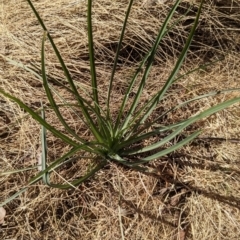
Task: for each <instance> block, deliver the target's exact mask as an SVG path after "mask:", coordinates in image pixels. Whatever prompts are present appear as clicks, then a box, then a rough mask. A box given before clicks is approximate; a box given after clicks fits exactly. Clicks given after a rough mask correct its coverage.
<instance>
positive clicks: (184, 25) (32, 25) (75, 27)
mask: <svg viewBox="0 0 240 240" xmlns="http://www.w3.org/2000/svg"><path fill="white" fill-rule="evenodd" d="M127 2H128V1H126V0H121V1H109V0H101V1H94V6H93V7H94V10H93V24H94V39H95V51H96V63H97V74H98V79H99V89H100V92H101V93H102V94H101V101H102V102H104V101H105V95H106V94H105V92H106V91H107V87H108V79H109V76H110V74H111V66H112V64H113V58H114V52H115V50H116V46H117V41H118V37H119V33H120V30H121V24H122V22H123V19H124V11H125V9H126V6H127ZM164 2H165V3H164ZM195 2H197V1H195ZM33 3H34V4H35V7H36V8H37V9H38V11H39V12H40V14H41V16H42V17H43V19H44V21H45V23H46V25H47V27H48V29H49V30H50V32H51V34H52V37H53V38H54V40H55V43H56V44H57V46H58V48H59V49H60V52H61V54H62V56H63V58H64V59H65V62H66V63H67V66H68V68H69V69H70V72H71V74H72V76H73V77H74V79H75V81H76V82H77V83H78V84H79V87H81V88H82V90H83V91H82V94H85V95H86V94H87V89H88V86H89V81H90V76H89V62H88V50H87V29H86V1H81V0H78V1H73V0H71V1H64V0H52V1H49V0H42V1H34V2H33ZM172 3H173V1H172V0H171V1H160V0H158V1H157V0H155V1H150V0H149V1H146V0H139V1H135V4H134V7H133V11H132V13H131V16H130V20H129V24H128V28H127V32H126V37H125V39H124V44H123V49H122V51H121V59H120V61H119V64H118V69H117V73H116V80H115V81H116V82H115V83H116V84H115V85H114V97H113V98H112V105H111V109H112V110H113V112H114V109H116V110H117V109H118V108H119V106H120V103H121V99H122V97H123V93H124V90H125V89H126V86H127V83H128V79H129V77H130V76H131V74H132V73H133V71H134V69H135V68H136V67H137V63H138V62H139V60H140V59H141V57H142V56H143V54H144V53H145V52H146V51H147V50H148V49H149V48H150V47H151V44H152V42H153V40H154V37H155V36H156V34H157V31H158V28H159V26H160V25H161V22H163V19H164V17H165V16H166V14H167V12H168V11H169V9H170V7H171V5H172ZM189 3H190V1H187V0H185V1H183V2H182V4H181V7H180V8H179V9H178V11H177V15H178V16H180V15H183V14H184V12H185V11H186V9H187V8H188V7H189ZM0 9H1V10H0V11H1V14H0V19H1V20H0V38H1V41H0V54H1V55H0V59H1V61H0V87H1V88H3V89H4V90H5V91H8V92H11V93H13V94H14V95H16V96H17V97H19V98H20V99H22V100H23V101H24V102H25V103H27V104H28V105H29V106H31V107H33V108H35V109H36V110H37V109H38V108H39V107H40V100H42V101H43V102H46V97H45V95H44V91H43V87H42V84H41V81H39V80H38V79H37V78H36V77H34V76H33V75H31V74H30V73H28V72H27V71H25V70H23V69H21V68H18V67H16V66H13V65H10V64H9V63H8V62H7V61H6V60H4V58H3V57H2V56H6V57H8V58H11V59H14V60H16V61H19V62H22V63H23V64H26V65H27V66H29V67H33V66H34V65H37V66H39V64H40V44H41V38H42V34H43V32H42V29H41V27H40V26H39V24H38V22H37V20H36V19H35V16H34V15H33V13H32V12H31V10H30V8H29V6H28V4H27V2H26V1H23V0H22V1H15V0H3V1H1V8H0ZM195 10H196V9H195V8H193V9H192V10H191V11H190V12H189V14H188V15H187V16H183V21H182V22H181V25H180V26H179V27H178V28H177V29H174V30H172V31H171V32H170V33H169V34H168V35H167V36H166V39H165V41H164V42H162V43H161V46H160V47H159V51H158V54H157V58H156V61H155V64H154V67H153V69H152V72H151V75H150V77H149V80H148V81H149V82H148V87H147V88H146V90H145V92H144V96H145V97H146V98H148V96H149V95H151V94H152V93H153V92H155V91H156V90H157V89H158V88H160V87H161V85H162V83H163V82H164V80H165V79H166V76H168V74H169V72H170V71H171V67H172V66H173V63H174V61H175V60H176V58H177V56H178V54H179V51H180V49H181V47H182V45H183V43H184V40H185V37H186V36H187V33H188V30H189V28H190V24H191V23H192V21H193V17H194V13H195ZM239 19H240V2H239V1H236V0H229V1H225V0H224V1H223V0H215V1H213V0H211V1H207V3H206V4H205V6H204V10H203V13H202V16H201V19H200V23H199V26H198V29H197V31H196V35H195V37H194V41H193V44H192V47H191V49H190V53H189V54H188V59H187V60H186V61H185V64H184V67H183V68H182V69H181V73H182V74H183V73H184V72H186V71H187V70H190V69H193V68H196V67H197V66H199V65H202V64H204V63H207V62H214V61H216V60H220V59H221V61H219V62H216V63H215V64H213V65H211V66H208V67H206V68H203V69H201V70H199V71H197V72H194V73H193V74H191V75H190V76H188V77H186V78H185V79H182V80H181V81H180V82H178V83H176V84H174V85H173V87H172V89H171V91H170V92H169V95H168V96H169V97H168V98H167V99H166V102H165V104H164V106H161V107H159V109H158V110H159V111H161V110H162V109H163V108H164V109H166V108H168V107H170V106H173V105H174V104H175V103H177V102H181V101H183V100H186V99H188V98H190V97H193V96H196V95H197V94H201V93H204V92H210V91H212V90H217V89H218V90H221V89H225V88H234V87H238V86H239V82H240V72H239V67H240V20H239ZM47 49H48V50H47V51H46V53H47V54H46V58H47V59H46V60H47V65H48V73H49V75H50V76H51V75H52V76H53V75H54V76H55V78H59V79H60V78H63V73H62V72H61V69H60V67H59V64H58V62H57V60H56V57H55V56H54V53H53V51H52V50H51V48H50V46H49V45H48V46H47ZM56 88H57V89H58V91H60V92H61V93H63V94H64V89H62V88H61V86H56ZM132 94H134V91H133V92H132ZM233 94H236V95H237V94H238V95H239V93H231V94H226V95H219V96H218V97H215V98H212V99H211V98H208V99H205V100H201V101H199V102H196V103H192V104H191V105H189V106H188V107H185V108H184V109H181V110H178V111H176V112H175V113H174V114H171V115H169V116H168V118H167V119H166V121H168V122H175V121H179V120H180V119H183V118H186V117H188V116H190V115H191V114H193V113H196V112H198V111H200V110H202V109H204V108H206V107H207V106H210V105H213V104H216V103H218V102H221V101H223V100H226V99H227V98H230V97H232V96H233ZM65 98H66V99H69V100H71V96H68V95H67V93H66V94H65ZM0 104H1V105H0V153H1V154H0V169H1V172H3V171H7V170H9V169H18V168H23V167H27V166H31V165H34V164H36V163H37V159H38V156H39V133H40V127H39V126H38V124H37V123H36V122H35V121H34V120H32V119H31V118H29V117H27V116H26V114H25V113H24V112H23V111H22V110H21V109H20V108H19V107H18V106H17V105H16V104H14V103H13V102H11V101H9V100H8V99H5V98H3V97H2V96H0ZM64 114H65V116H66V117H67V118H68V121H69V123H71V124H72V126H74V127H75V129H77V131H78V132H79V134H82V135H85V136H88V131H87V129H86V128H85V126H84V125H80V124H79V123H78V122H76V121H75V119H74V118H73V116H72V115H71V114H70V111H68V110H67V109H66V110H65V112H64ZM156 114H157V112H156ZM239 118H240V109H239V105H234V106H233V107H231V108H229V109H227V110H224V111H222V112H220V113H218V114H215V115H214V116H211V117H209V118H207V119H206V120H205V121H201V122H198V123H197V124H194V125H193V126H192V128H193V129H195V128H202V129H203V130H204V131H203V133H202V135H201V136H200V138H198V139H196V140H194V141H193V142H192V143H191V144H190V145H188V146H187V147H184V148H183V149H181V150H179V151H177V152H175V153H174V154H171V155H169V156H166V157H164V158H162V159H159V160H158V161H155V162H153V163H152V164H151V165H150V167H152V168H154V169H155V171H154V173H152V174H148V175H146V174H142V173H138V172H134V171H130V170H128V169H124V168H121V167H119V166H116V165H114V164H110V165H109V166H108V167H107V168H105V169H104V170H103V171H102V172H100V173H98V174H97V175H96V176H95V178H94V179H91V180H90V181H89V182H87V183H86V184H83V185H81V186H79V187H77V188H76V189H72V190H69V191H60V190H56V189H50V188H48V187H46V186H44V185H42V184H41V183H39V184H37V185H35V186H32V187H31V188H29V190H28V191H27V193H24V194H23V195H21V197H20V198H18V199H16V200H14V201H12V202H11V203H9V204H8V205H7V206H6V207H5V209H6V212H7V216H6V218H5V223H4V224H3V225H2V226H1V227H0V238H1V239H24V240H27V239H34V240H38V239H39V240H40V239H69V240H70V239H86V240H88V239H89V240H90V239H96V240H100V239H104V240H108V239H121V238H122V239H123V236H124V237H125V239H129V240H130V239H136V240H137V239H139V240H140V239H156V240H157V239H168V240H169V239H178V240H184V239H189V240H190V239H194V240H208V239H211V240H214V239H226V240H234V239H235V240H237V239H239V238H240V214H239V209H240V185H239V181H240V169H239V164H240V160H239V157H240V150H239V149H240V148H239V144H240V142H239V140H240V134H239V132H240V121H239ZM48 121H49V122H51V123H52V124H56V125H57V124H58V123H57V121H56V118H55V117H54V116H51V114H50V113H49V115H48ZM191 130H192V129H187V131H191ZM180 137H181V136H180ZM177 140H178V139H176V141H177ZM48 141H49V158H50V159H54V158H56V157H58V156H60V155H61V154H62V153H64V152H65V151H66V148H67V147H66V146H64V145H63V144H62V143H61V142H60V141H58V140H56V139H55V138H54V137H52V136H51V135H49V138H48ZM79 158H80V157H79ZM82 170H84V164H83V163H82V162H81V161H76V162H75V163H74V164H72V165H69V166H66V168H65V169H61V170H60V171H59V172H58V173H56V174H55V176H54V180H57V179H58V178H59V175H61V177H63V178H65V179H66V180H71V179H73V178H74V177H75V176H79V175H80V174H81V171H82ZM35 171H36V170H32V171H28V172H26V173H19V174H13V175H10V176H2V177H1V178H0V201H3V200H4V199H5V198H7V197H9V196H10V195H11V194H12V193H14V192H15V191H17V190H19V189H20V188H21V187H22V186H24V185H25V184H26V183H27V180H28V179H29V177H30V176H31V175H32V174H33V172H35ZM58 174H59V175H58ZM120 193H121V195H122V197H121V198H120Z"/></svg>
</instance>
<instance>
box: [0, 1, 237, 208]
mask: <svg viewBox="0 0 240 240" xmlns="http://www.w3.org/2000/svg"><path fill="white" fill-rule="evenodd" d="M27 1H28V3H29V5H30V7H31V8H32V10H33V12H34V13H35V15H36V17H37V19H38V21H39V23H40V25H41V26H42V28H43V30H44V37H43V39H42V49H41V76H42V82H43V86H44V89H45V92H46V95H47V97H48V100H49V103H50V105H51V109H52V110H53V111H54V112H55V114H56V116H57V117H58V119H59V121H60V122H61V124H62V125H63V126H64V128H65V131H66V132H67V134H64V133H62V132H60V131H59V130H57V129H56V128H54V127H53V126H51V125H50V124H49V123H48V122H47V121H46V120H45V113H44V108H43V107H42V116H40V115H39V114H38V113H37V112H35V111H33V110H32V109H31V108H29V107H28V106H27V105H26V104H24V103H23V102H22V101H20V100H19V99H17V98H15V97H14V96H12V95H11V94H8V93H6V92H4V91H3V90H1V89H0V93H1V94H2V95H4V96H5V97H8V98H9V99H12V100H13V101H15V102H16V103H17V104H18V105H19V106H20V107H21V108H23V109H24V110H25V111H26V112H28V113H29V114H30V115H31V116H32V117H33V118H34V119H36V121H38V122H39V123H40V124H41V125H42V158H41V166H40V172H39V173H38V174H37V175H36V176H34V177H33V178H32V179H30V181H29V184H28V186H29V185H32V184H34V183H36V182H37V181H40V180H41V179H42V180H43V182H44V183H45V184H47V185H48V186H50V187H55V188H60V189H67V188H71V187H73V186H76V185H78V184H81V183H82V182H84V181H85V180H87V179H88V178H90V177H91V176H93V175H94V174H95V173H96V172H97V171H99V170H100V169H102V168H103V167H104V166H106V165H107V164H108V163H109V161H112V162H115V163H117V164H121V165H124V166H126V167H129V168H133V169H135V170H139V171H144V170H145V167H144V164H145V163H148V162H149V161H152V160H155V159H158V158H160V157H162V156H164V155H166V154H168V153H171V152H173V151H175V150H177V149H179V148H180V147H182V146H183V145H185V144H187V143H189V142H190V141H191V140H193V139H194V138H196V137H197V136H198V135H199V134H200V131H196V132H194V133H192V134H191V135H189V136H187V137H186V138H184V139H183V140H181V141H180V142H178V143H176V144H174V145H172V146H171V147H168V148H165V149H164V150H159V149H160V148H163V147H164V145H165V144H166V143H168V142H169V141H171V140H172V139H174V138H175V137H176V136H178V135H179V134H180V133H181V132H182V131H183V130H184V129H185V128H186V127H188V126H189V125H191V124H192V123H194V122H196V121H198V120H199V119H202V118H205V117H207V116H209V115H211V114H214V113H216V112H217V111H220V110H222V109H224V108H226V107H228V106H230V105H231V104H234V103H237V102H239V101H240V97H238V98H234V99H231V100H228V101H226V102H224V103H221V104H219V105H216V106H214V107H212V108H209V109H207V110H205V111H203V112H201V113H200V114H197V115H195V116H192V117H190V118H189V119H186V120H184V121H181V122H179V123H176V124H171V125H168V126H158V125H157V124H156V123H157V122H158V121H160V120H161V119H162V118H163V117H165V116H166V115H167V114H168V113H169V112H172V111H174V110H175V109H177V108H181V107H183V106H185V105H187V104H188V103H190V102H192V101H197V100H199V99H201V98H205V97H209V96H214V95H216V94H219V93H221V92H212V93H208V94H205V95H201V96H198V97H196V98H194V99H190V100H188V101H186V102H184V103H182V104H180V105H178V106H174V107H173V108H171V109H169V110H167V111H165V112H163V113H162V114H161V115H159V116H158V117H157V118H156V119H154V120H153V119H151V114H152V113H153V111H154V109H155V108H156V107H157V106H158V105H159V104H160V103H161V101H162V100H163V99H164V97H165V95H166V92H167V90H168V89H169V88H170V87H171V85H172V84H173V83H174V82H176V81H177V80H179V79H180V78H181V77H183V76H180V77H177V74H178V72H179V69H180V67H181V66H182V64H183V61H184V59H185V57H186V54H187V51H188V49H189V46H190V44H191V41H192V39H193V35H194V31H195V29H196V27H197V24H198V20H199V17H200V12H201V9H202V6H203V1H201V3H200V6H199V8H198V12H197V14H196V18H195V20H194V23H193V26H192V28H191V31H190V33H189V36H188V38H187V41H186V43H185V45H184V47H183V50H182V52H181V54H180V55H179V58H178V60H177V62H176V64H175V66H174V68H173V70H172V72H171V74H170V76H169V77H168V79H167V80H166V82H165V84H164V86H163V87H162V89H161V90H160V91H159V92H158V93H157V94H155V95H153V96H152V97H151V99H150V100H148V102H147V103H145V104H144V105H143V106H142V107H140V108H139V107H138V105H139V101H140V99H141V95H142V92H143V89H144V86H145V84H146V83H147V78H148V75H149V72H150V70H151V67H152V64H153V61H154V57H155V54H156V51H157V48H158V46H159V43H160V42H161V40H162V39H163V38H164V36H165V35H166V33H167V32H168V31H169V30H170V29H171V28H173V27H174V26H176V24H177V22H178V21H179V20H180V19H178V20H177V21H173V15H174V13H175V11H176V9H177V7H178V6H179V4H180V2H181V1H180V0H177V1H176V3H175V4H174V5H173V7H172V9H171V11H170V12H169V14H168V16H167V17H166V19H165V21H164V23H163V25H162V27H161V28H160V30H159V33H158V35H157V38H156V40H155V43H154V45H153V46H152V48H151V50H150V51H149V52H148V53H147V54H146V55H145V57H144V58H143V60H142V61H141V63H140V65H139V68H138V69H137V70H136V72H135V74H134V76H133V77H132V79H131V81H130V83H129V86H128V89H127V90H126V93H125V96H124V99H123V101H122V104H121V107H120V109H119V112H118V114H117V116H116V119H113V116H112V113H111V109H110V100H111V93H112V86H113V84H114V74H115V72H116V66H117V62H118V58H119V52H120V49H121V45H122V41H123V37H124V33H125V29H126V25H127V20H128V17H129V14H130V10H131V8H132V4H133V0H130V2H129V5H128V9H127V12H126V16H125V21H124V23H123V28H122V31H121V36H120V39H119V44H118V48H117V51H116V56H115V61H114V64H113V68H112V74H111V77H110V82H109V88H108V93H107V101H106V111H105V110H103V107H102V106H101V105H100V103H99V99H98V97H99V91H98V85H97V76H96V70H95V61H94V59H95V58H94V46H93V31H92V21H91V16H92V13H91V10H92V0H88V17H87V21H88V43H89V57H90V69H91V79H92V81H91V89H92V103H93V104H91V103H89V102H88V101H87V100H86V99H84V98H83V97H82V96H81V94H80V93H79V91H78V89H77V87H76V85H75V83H74V81H73V79H72V77H71V74H70V72H69V71H68V69H67V67H66V65H65V62H64V61H63V59H62V57H61V55H60V53H59V51H58V48H57V47H56V45H55V44H54V41H53V39H52V37H51V35H50V34H49V32H48V31H47V28H46V27H45V25H44V23H43V21H42V19H41V18H40V16H39V14H38V12H37V11H36V9H35V8H34V6H33V4H32V2H31V0H27ZM47 39H48V40H49V41H50V44H51V46H52V48H53V50H54V52H55V54H56V56H57V58H58V60H59V63H60V65H61V67H62V70H63V71H64V74H65V76H66V79H67V82H68V84H69V87H67V86H64V87H65V89H66V90H67V91H68V92H69V93H71V94H72V95H73V96H74V98H75V99H76V101H77V104H78V108H79V109H80V110H81V113H82V115H83V117H84V120H83V121H84V123H85V124H86V125H87V127H88V129H89V131H90V132H91V134H92V137H93V140H91V141H88V140H86V139H84V138H82V137H81V136H79V135H78V134H77V133H76V132H75V131H74V130H73V129H72V128H71V127H70V126H69V125H68V124H67V122H66V121H65V119H64V117H63V116H62V114H61V112H60V110H59V105H58V104H57V103H56V101H55V99H54V96H53V94H52V91H53V90H54V89H53V88H52V87H51V86H50V85H49V83H48V79H47V74H46V66H45V50H44V48H45V41H46V40H47ZM25 69H27V68H25ZM27 70H29V71H31V72H32V73H33V74H36V72H34V71H33V70H31V69H27ZM191 72H192V71H191ZM191 72H188V73H187V74H190V73H191ZM139 78H140V80H139V85H138V89H137V93H136V95H135V97H134V99H133V101H132V103H131V106H130V108H129V109H126V103H127V101H128V100H129V99H128V98H129V94H130V92H131V90H132V88H133V86H134V85H135V84H136V83H137V79H139ZM226 91H229V90H226ZM222 92H224V91H222ZM66 105H68V106H69V108H71V104H69V103H66ZM125 111H128V113H127V114H126V115H125V114H124V112H125ZM81 121H82V119H81ZM152 126H154V127H155V129H154V130H151V127H152ZM46 130H48V131H50V132H51V133H52V134H54V135H55V136H56V137H58V138H60V139H61V140H62V141H63V142H65V143H66V144H69V145H70V146H71V147H72V148H71V150H70V151H69V152H68V153H66V154H64V155H63V156H62V157H61V158H59V159H57V160H54V161H53V162H52V163H51V164H49V165H48V166H47V164H46V158H47V143H46ZM162 133H164V134H165V137H163V138H162V139H161V140H159V141H157V142H154V143H150V145H149V146H146V147H142V148H138V147H136V144H137V143H139V142H143V141H145V140H146V139H149V138H151V137H156V136H158V135H159V134H162ZM82 150H83V151H86V152H88V153H89V154H90V155H91V156H92V159H93V161H92V163H91V165H90V166H89V171H88V172H87V173H86V174H85V175H84V176H83V177H81V178H79V179H76V180H74V181H73V182H71V183H66V184H53V183H51V182H50V173H51V172H52V171H53V170H55V169H56V168H58V167H60V166H62V165H64V164H66V163H67V162H68V161H71V158H70V157H72V156H73V155H74V154H76V153H77V152H79V151H82ZM152 151H154V152H155V153H154V154H153V153H152ZM133 156H134V157H133ZM69 158H70V159H69ZM66 159H69V160H66ZM28 169H29V168H28ZM28 169H21V170H16V171H12V172H19V171H23V170H28ZM12 172H8V173H12ZM8 173H6V172H5V173H2V174H8ZM28 186H26V187H24V188H23V189H22V190H20V191H19V192H17V193H16V194H14V195H13V196H11V197H10V198H8V199H7V200H6V201H5V202H4V203H2V204H0V206H3V205H5V204H6V203H7V202H9V201H11V200H12V199H14V198H15V197H17V196H18V195H19V194H21V193H22V192H24V191H26V190H27V188H28Z"/></svg>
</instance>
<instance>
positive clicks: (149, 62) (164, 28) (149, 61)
mask: <svg viewBox="0 0 240 240" xmlns="http://www.w3.org/2000/svg"><path fill="white" fill-rule="evenodd" d="M180 2H181V0H178V1H176V3H175V4H174V6H173V7H172V8H171V11H170V12H169V14H168V16H167V17H166V19H165V21H164V23H163V25H162V27H161V29H160V31H159V34H158V36H157V39H156V41H155V43H154V45H153V47H152V50H151V51H150V52H151V54H150V55H149V57H148V59H147V66H146V68H145V71H144V74H143V77H142V80H141V83H140V85H139V87H138V91H137V93H136V96H135V98H134V100H133V103H132V105H131V107H130V110H129V112H128V115H127V117H126V119H125V121H124V124H123V126H122V128H123V129H125V128H126V126H127V125H128V124H129V121H130V119H131V118H132V116H133V113H134V111H135V108H136V106H137V104H138V102H139V99H140V96H141V94H142V91H143V88H144V86H145V83H146V80H147V78H148V75H149V72H150V70H151V67H152V64H153V61H154V57H155V54H156V51H157V48H158V45H159V43H160V41H161V40H162V38H163V37H164V35H165V32H166V31H167V26H168V24H169V22H170V20H171V19H172V17H173V14H174V13H175V11H176V9H177V7H178V5H179V3H180Z"/></svg>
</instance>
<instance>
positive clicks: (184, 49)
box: [137, 0, 204, 124]
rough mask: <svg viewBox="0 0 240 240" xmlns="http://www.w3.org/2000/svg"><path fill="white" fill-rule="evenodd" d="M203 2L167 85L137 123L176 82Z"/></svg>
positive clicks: (146, 116) (144, 117)
mask: <svg viewBox="0 0 240 240" xmlns="http://www.w3.org/2000/svg"><path fill="white" fill-rule="evenodd" d="M203 2H204V0H202V1H201V3H200V6H199V8H198V12H197V15H196V18H195V20H194V24H193V26H192V28H191V31H190V34H189V36H188V39H187V41H186V44H185V46H184V48H183V50H182V52H181V54H180V56H179V58H178V60H177V62H176V64H175V67H174V69H173V71H172V72H171V74H170V76H169V78H168V80H167V81H166V83H165V85H164V86H163V88H162V89H161V90H160V91H159V93H158V94H157V95H156V96H155V97H154V101H153V102H152V104H151V105H150V107H149V108H148V109H147V111H146V112H145V113H144V115H143V117H142V118H141V120H139V122H138V123H137V124H142V123H143V122H145V120H146V119H147V118H148V117H149V115H150V114H151V113H152V112H153V110H154V109H155V107H156V105H157V104H158V103H159V101H160V100H161V99H162V97H163V96H164V94H165V93H166V91H167V90H168V89H169V87H170V86H171V85H172V83H173V82H174V79H175V76H176V75H177V73H178V71H179V69H180V68H181V66H182V63H183V61H184V59H185V57H186V55H187V52H188V49H189V47H190V44H191V42H192V39H193V35H194V32H195V30H196V28H197V25H198V21H199V17H200V14H201V10H202V6H203Z"/></svg>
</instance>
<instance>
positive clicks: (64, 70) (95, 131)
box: [27, 0, 103, 142]
mask: <svg viewBox="0 0 240 240" xmlns="http://www.w3.org/2000/svg"><path fill="white" fill-rule="evenodd" d="M27 2H28V3H29V5H30V7H31V8H32V10H33V12H34V14H35V16H36V17H37V19H38V21H39V23H40V25H41V26H42V28H43V30H44V31H45V32H47V37H48V39H49V41H50V43H51V45H52V48H53V50H54V52H55V54H56V56H57V58H58V61H59V63H60V64H61V67H62V69H63V72H64V74H65V76H66V78H67V80H68V83H69V85H70V86H71V88H72V91H73V92H74V93H75V94H74V95H75V96H77V97H76V99H77V101H78V103H79V106H80V107H81V109H82V112H83V115H84V117H85V119H86V121H87V122H88V124H89V126H90V127H89V129H90V130H91V131H92V133H93V135H94V136H95V137H96V139H97V140H98V141H100V142H103V139H102V136H101V134H100V132H99V131H98V129H97V126H96V124H94V122H93V120H92V118H91V116H90V115H89V113H88V111H87V108H86V106H85V105H84V102H83V101H82V99H81V97H80V95H79V93H78V91H77V88H76V86H75V84H74V82H73V80H72V77H71V75H70V73H69V71H68V69H67V67H66V65H65V63H64V61H63V59H62V56H61V54H60V52H59V51H58V48H57V47H56V45H55V43H54V41H53V39H52V37H51V35H50V34H49V32H48V30H47V28H46V26H45V25H44V23H43V21H42V19H41V17H40V15H39V14H38V12H37V11H36V9H35V8H34V6H33V4H32V2H31V0H27Z"/></svg>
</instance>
